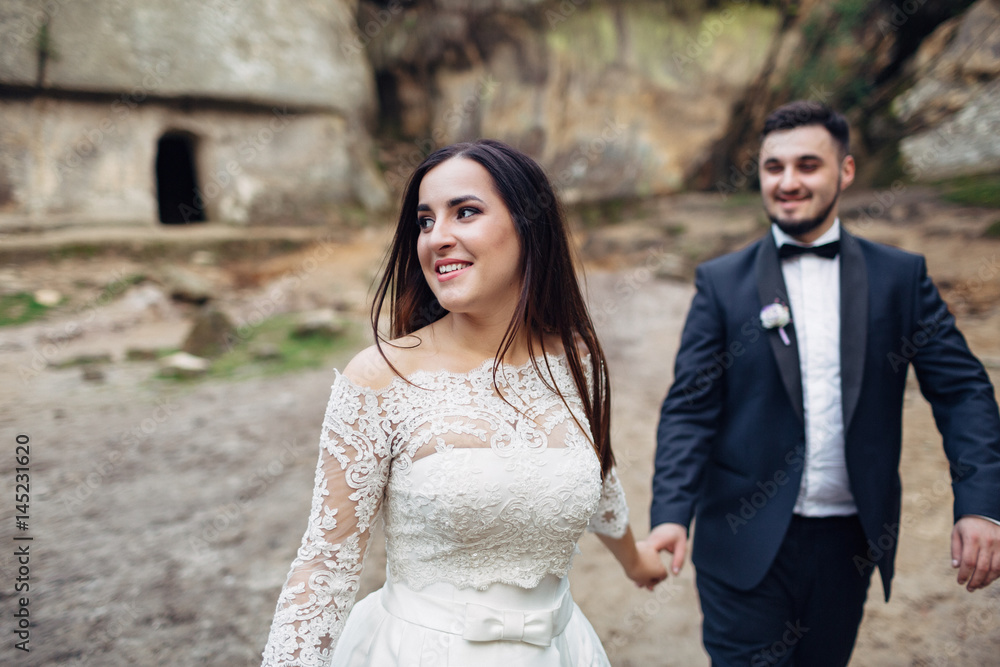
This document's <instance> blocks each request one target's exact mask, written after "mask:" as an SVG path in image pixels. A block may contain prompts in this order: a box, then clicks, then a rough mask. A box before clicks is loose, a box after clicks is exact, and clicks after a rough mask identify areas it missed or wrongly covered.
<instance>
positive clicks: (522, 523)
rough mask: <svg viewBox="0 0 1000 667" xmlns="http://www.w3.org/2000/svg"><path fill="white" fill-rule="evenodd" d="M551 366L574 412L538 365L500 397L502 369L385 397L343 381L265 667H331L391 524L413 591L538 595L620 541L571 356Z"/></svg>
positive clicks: (431, 377)
mask: <svg viewBox="0 0 1000 667" xmlns="http://www.w3.org/2000/svg"><path fill="white" fill-rule="evenodd" d="M549 362H550V369H549V371H546V370H545V364H544V360H541V359H540V360H539V364H540V367H541V368H542V370H543V372H546V374H547V379H548V382H549V384H555V386H558V387H559V388H560V390H561V391H562V392H563V393H564V395H565V396H566V397H567V399H568V402H569V404H570V407H571V408H572V412H570V411H569V410H567V409H566V405H565V404H564V403H563V401H562V400H561V399H560V397H559V396H558V395H557V394H555V392H553V391H552V390H551V389H550V388H549V387H548V386H546V383H545V382H544V381H543V379H542V377H540V376H539V374H538V373H537V372H536V371H535V369H534V368H533V366H532V365H531V363H530V362H529V363H527V364H525V365H523V366H518V367H510V366H503V367H501V371H500V372H498V374H497V385H498V386H499V387H500V390H501V392H502V393H503V398H500V397H499V396H498V395H497V393H496V391H495V389H494V387H493V374H492V360H489V361H486V362H484V363H483V364H482V365H481V366H480V367H479V368H477V369H474V370H473V371H470V372H469V373H461V374H458V373H450V372H426V371H421V372H418V373H415V374H413V375H411V376H410V380H411V381H412V382H413V383H414V384H412V385H411V384H408V383H406V382H405V381H403V380H401V379H397V380H394V381H393V382H392V383H391V384H390V385H388V386H387V387H385V388H383V389H380V390H377V391H375V390H371V389H367V388H365V387H359V386H357V385H355V384H353V383H352V382H351V381H350V380H348V379H347V378H346V377H344V376H342V375H339V374H338V375H337V377H336V380H335V382H334V384H333V390H332V393H331V396H330V401H329V404H328V407H327V410H326V416H325V418H324V422H323V433H322V436H321V440H320V456H319V462H318V465H317V468H316V483H315V487H314V493H313V502H312V509H311V512H310V516H309V524H308V528H307V530H306V533H305V535H304V537H303V539H302V545H301V547H300V548H299V551H298V554H297V556H296V558H295V560H294V562H293V563H292V568H291V572H290V573H289V576H288V579H287V581H286V583H285V586H284V589H283V590H282V592H281V595H280V597H279V599H278V606H277V611H276V613H275V616H274V622H273V624H272V626H271V634H270V637H269V639H268V643H267V647H266V648H265V651H264V664H265V665H275V666H277V665H290V664H295V665H309V666H312V665H326V664H328V662H329V660H330V656H331V654H332V649H333V647H334V646H335V644H336V642H337V639H338V638H339V636H340V633H341V630H342V629H343V626H344V623H345V622H346V620H347V615H348V613H349V612H350V609H351V607H352V606H353V604H354V600H355V596H356V594H357V590H358V582H359V578H360V573H361V566H362V560H363V554H364V552H365V551H366V550H367V543H368V538H369V535H370V528H371V525H372V522H373V521H374V520H375V518H376V516H378V514H379V513H380V512H381V513H382V516H383V519H384V522H385V534H386V555H387V560H388V567H389V576H390V577H392V578H393V580H395V581H403V582H405V583H406V584H407V585H409V586H410V587H412V588H414V589H420V588H423V587H425V586H427V585H428V584H431V583H435V582H440V581H444V582H448V583H451V584H453V585H455V586H458V587H465V588H479V589H485V588H486V587H488V586H489V585H490V584H493V583H497V582H502V583H506V584H512V585H516V586H520V587H523V588H532V587H534V586H536V585H538V582H539V581H540V580H541V579H542V578H543V577H545V576H546V575H548V574H555V575H557V576H565V575H566V574H568V572H569V569H570V566H571V564H572V559H573V555H574V553H575V552H576V543H577V541H578V540H579V538H580V535H581V534H582V533H583V531H584V530H585V529H586V528H587V527H588V526H589V528H590V529H591V530H593V531H595V532H598V533H602V534H606V535H610V536H612V537H620V536H621V535H623V534H624V532H625V529H626V528H627V526H628V508H627V506H626V504H625V495H624V492H623V490H622V487H621V484H620V483H619V481H618V478H617V476H616V475H615V473H614V471H613V470H612V471H611V473H610V474H609V475H607V477H606V479H605V481H604V483H603V484H602V483H601V469H600V463H599V461H598V459H597V456H596V454H595V452H594V450H593V447H592V446H591V444H590V441H589V440H588V439H587V438H586V436H585V435H584V432H583V431H581V426H582V427H583V428H588V423H587V421H586V418H585V416H584V412H583V407H582V404H581V402H580V400H579V398H578V397H577V395H576V391H575V387H574V384H573V381H572V376H571V375H570V373H569V370H568V369H567V367H566V365H565V361H564V360H563V358H562V357H549ZM414 385H416V386H414ZM504 399H506V401H505V400H504ZM574 418H575V419H574ZM344 498H347V499H348V500H349V502H348V503H344V502H343V500H342V499H344ZM338 499H340V501H339V504H338V502H337V501H338Z"/></svg>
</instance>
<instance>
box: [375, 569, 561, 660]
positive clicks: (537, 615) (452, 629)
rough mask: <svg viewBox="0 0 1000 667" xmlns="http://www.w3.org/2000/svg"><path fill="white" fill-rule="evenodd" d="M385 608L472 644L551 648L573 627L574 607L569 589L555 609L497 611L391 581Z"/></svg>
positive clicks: (386, 589)
mask: <svg viewBox="0 0 1000 667" xmlns="http://www.w3.org/2000/svg"><path fill="white" fill-rule="evenodd" d="M382 606H383V607H385V610H386V611H387V612H389V613H390V614H392V615H393V616H395V617H396V618H399V619H402V620H404V621H406V622H408V623H413V624H415V625H419V626H421V627H425V628H430V629H431V630H437V631H438V632H447V633H449V634H453V635H460V636H461V637H462V638H463V639H466V640H468V641H473V642H490V641H515V642H525V643H527V644H534V645H536V646H549V645H550V644H551V643H552V638H553V637H555V636H557V635H559V634H560V633H562V631H563V630H565V629H566V626H567V625H568V624H569V620H570V618H571V617H572V616H573V607H574V604H573V598H572V596H570V594H569V590H568V589H567V590H566V592H565V593H563V595H562V597H561V598H560V599H559V601H558V604H557V605H556V606H555V607H553V608H551V609H540V610H523V609H497V608H495V607H490V606H487V605H482V604H477V603H475V602H453V601H451V600H445V599H443V598H439V597H434V596H432V595H427V594H426V593H422V592H420V591H415V590H413V589H412V588H410V587H409V586H407V585H406V584H403V583H398V582H397V583H393V582H392V581H391V580H388V581H386V583H385V586H384V587H383V588H382Z"/></svg>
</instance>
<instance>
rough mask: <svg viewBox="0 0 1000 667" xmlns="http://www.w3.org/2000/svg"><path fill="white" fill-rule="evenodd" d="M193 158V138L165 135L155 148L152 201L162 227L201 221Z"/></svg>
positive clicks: (202, 215) (186, 135) (173, 134)
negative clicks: (154, 195) (157, 209)
mask: <svg viewBox="0 0 1000 667" xmlns="http://www.w3.org/2000/svg"><path fill="white" fill-rule="evenodd" d="M194 155H195V137H194V136H192V135H190V134H187V133H184V132H166V133H165V134H164V135H163V136H162V137H160V140H159V141H158V142H157V144H156V199H157V204H158V205H159V209H160V222H162V223H164V224H167V225H184V224H187V223H190V222H204V221H205V207H204V201H202V198H201V196H200V195H199V193H198V175H197V174H196V173H195V159H194Z"/></svg>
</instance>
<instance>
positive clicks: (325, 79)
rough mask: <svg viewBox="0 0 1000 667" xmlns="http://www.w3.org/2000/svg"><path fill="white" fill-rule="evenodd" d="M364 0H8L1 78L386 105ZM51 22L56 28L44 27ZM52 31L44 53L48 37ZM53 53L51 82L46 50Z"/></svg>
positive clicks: (0, 32) (1, 7) (353, 108)
mask: <svg viewBox="0 0 1000 667" xmlns="http://www.w3.org/2000/svg"><path fill="white" fill-rule="evenodd" d="M355 5H356V2H355V1H352V0H297V1H296V2H288V1H286V0H87V1H86V2H79V1H78V0H4V2H3V3H0V43H3V45H4V48H3V49H0V83H7V84H15V83H16V84H22V85H31V86H34V85H38V86H40V87H43V88H52V89H59V90H75V91H116V92H129V91H131V90H132V89H133V88H134V87H136V86H140V85H142V84H143V81H144V80H149V78H150V77H151V76H152V77H153V78H155V80H156V86H155V88H156V90H155V92H156V94H157V95H161V96H166V97H192V98H203V99H205V98H207V99H226V100H238V101H248V102H256V103H260V104H265V105H268V104H290V105H295V106H318V107H323V108H325V109H328V110H336V111H339V112H340V113H342V114H345V115H354V114H359V113H360V114H370V113H371V112H372V111H373V109H374V97H373V89H372V77H371V70H370V68H369V67H368V63H367V61H366V60H365V58H364V54H363V53H358V52H357V51H356V50H353V49H351V48H349V47H350V44H351V43H352V41H351V40H352V39H354V33H355V31H356V26H355V21H354V10H355ZM43 28H44V31H43ZM43 35H44V36H45V37H44V39H43V40H41V41H44V48H43V47H42V45H41V44H40V38H42V36H43ZM40 51H45V52H46V53H47V54H48V55H47V56H46V58H45V63H44V68H43V70H44V72H43V73H42V76H41V77H39V54H40Z"/></svg>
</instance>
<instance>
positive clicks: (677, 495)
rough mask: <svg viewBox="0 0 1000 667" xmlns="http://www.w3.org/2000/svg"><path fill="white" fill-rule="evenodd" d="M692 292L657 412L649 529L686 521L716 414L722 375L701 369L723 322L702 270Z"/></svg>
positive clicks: (720, 345)
mask: <svg viewBox="0 0 1000 667" xmlns="http://www.w3.org/2000/svg"><path fill="white" fill-rule="evenodd" d="M695 289H696V292H695V296H694V299H693V300H692V302H691V308H690V310H689V311H688V316H687V321H686V322H685V324H684V333H683V334H682V335H681V344H680V349H679V350H678V352H677V359H676V362H675V364H674V382H673V385H672V386H671V387H670V391H669V392H668V393H667V397H666V399H664V401H663V406H662V407H661V409H660V423H659V426H658V428H657V431H656V460H655V465H654V472H653V502H652V507H651V509H650V526H651V527H655V526H657V525H659V524H661V523H667V522H670V523H680V524H683V525H685V526H687V525H689V524H690V523H691V518H692V517H693V515H694V510H695V504H696V499H697V492H698V488H699V486H700V484H701V478H702V474H703V471H704V469H705V464H706V462H707V461H708V457H709V454H710V452H711V446H712V442H713V440H714V438H715V435H716V432H717V428H718V424H719V419H720V416H721V415H722V405H723V400H722V397H723V391H722V383H723V382H724V381H725V376H724V375H721V376H718V377H711V375H712V374H710V373H708V372H707V371H708V369H711V368H712V367H713V364H714V358H713V354H717V353H719V352H721V351H722V350H723V349H724V347H725V323H724V321H723V317H722V313H721V312H720V311H719V307H718V301H717V298H716V295H715V290H714V286H713V285H712V283H711V280H710V278H709V276H708V274H707V272H706V271H705V269H704V267H703V266H702V267H699V268H698V270H697V271H696V273H695Z"/></svg>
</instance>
